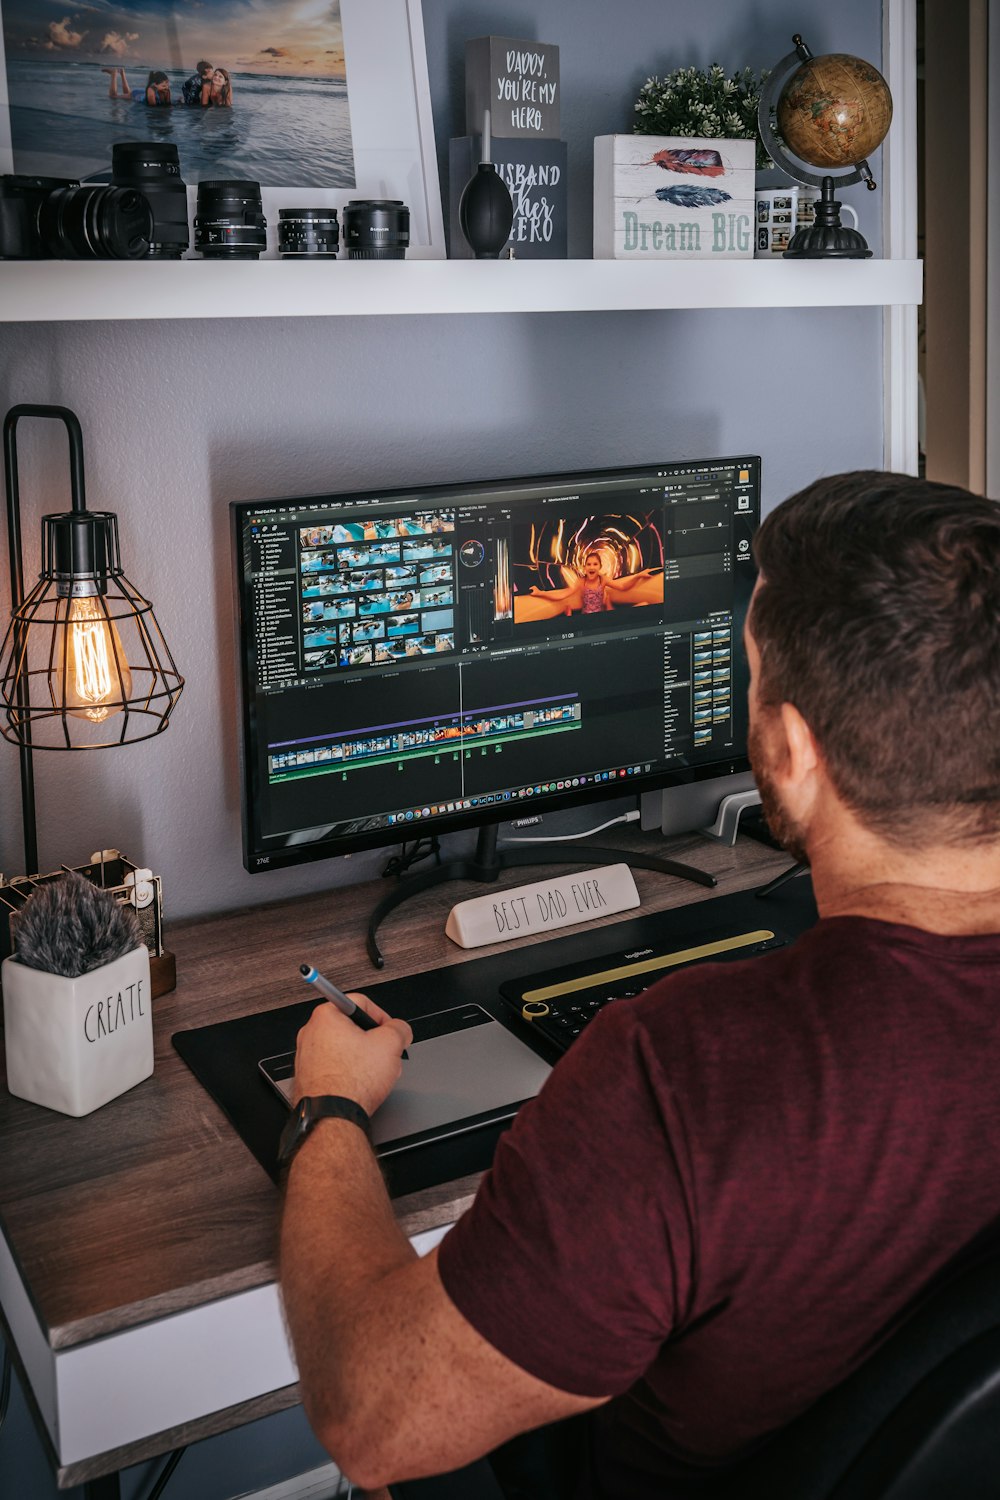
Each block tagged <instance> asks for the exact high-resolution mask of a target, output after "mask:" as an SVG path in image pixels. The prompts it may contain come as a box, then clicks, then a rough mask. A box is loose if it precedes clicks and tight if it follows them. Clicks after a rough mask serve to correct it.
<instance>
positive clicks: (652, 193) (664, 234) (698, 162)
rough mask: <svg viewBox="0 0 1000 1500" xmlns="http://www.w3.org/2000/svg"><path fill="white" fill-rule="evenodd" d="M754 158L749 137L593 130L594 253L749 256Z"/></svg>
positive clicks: (605, 256)
mask: <svg viewBox="0 0 1000 1500" xmlns="http://www.w3.org/2000/svg"><path fill="white" fill-rule="evenodd" d="M754 156H755V146H754V142H753V141H736V140H695V139H694V138H692V137H690V136H661V135H599V136H597V137H596V138H595V140H594V259H595V260H748V259H751V258H752V256H753V244H754V232H753V218H754V178H755V167H754ZM698 168H701V170H696V169H698ZM706 169H707V170H706Z"/></svg>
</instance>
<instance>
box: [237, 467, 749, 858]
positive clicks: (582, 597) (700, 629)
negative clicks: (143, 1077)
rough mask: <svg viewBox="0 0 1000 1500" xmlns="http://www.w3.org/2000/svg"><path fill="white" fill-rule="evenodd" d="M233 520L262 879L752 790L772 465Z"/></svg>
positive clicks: (572, 480)
mask: <svg viewBox="0 0 1000 1500" xmlns="http://www.w3.org/2000/svg"><path fill="white" fill-rule="evenodd" d="M231 510H232V521H233V540H234V556H235V581H236V599H237V616H238V629H239V662H240V675H241V680H242V762H243V771H242V774H243V783H242V784H243V795H242V805H243V835H244V861H245V864H246V867H247V869H248V870H251V871H258V870H266V869H275V868H278V867H281V866H286V865H291V864H296V863H299V862H301V861H305V860H313V859H324V858H328V857H329V856H332V855H339V854H347V853H351V852H353V851H356V850H360V849H369V848H376V847H378V846H381V845H392V844H398V843H400V842H402V841H406V840H410V839H413V838H416V837H418V836H428V835H430V834H440V833H447V832H451V831H452V830H459V829H465V828H473V827H480V828H483V827H486V828H489V827H490V826H491V825H496V824H498V823H500V822H506V821H509V820H511V819H514V818H516V817H518V816H519V815H523V810H525V809H528V808H530V809H531V810H532V812H536V811H546V810H554V809H557V808H562V807H568V806H570V805H573V804H576V803H583V802H587V801H598V800H605V799H607V798H608V797H610V796H613V795H615V794H618V795H624V794H626V793H628V794H635V795H638V794H639V793H642V792H649V791H652V790H655V789H657V788H662V787H669V786H679V785H682V784H684V783H691V782H695V781H698V780H700V779H703V778H709V777H718V776H720V775H724V774H737V773H740V772H745V771H746V770H747V768H748V762H747V758H746V750H747V747H746V731H747V723H746V693H747V667H746V662H745V657H744V654H743V650H742V641H741V633H742V625H743V620H744V618H745V615H746V610H747V606H748V603H749V599H750V595H751V592H752V589H753V582H754V567H753V561H752V556H751V536H752V533H753V530H754V528H755V526H756V525H757V523H758V520H759V510H760V460H759V459H758V458H756V457H751V456H738V457H735V458H710V459H702V460H697V461H695V460H683V461H680V462H667V461H659V462H655V463H651V464H645V465H642V466H639V467H629V468H617V469H603V470H590V471H585V472H580V473H562V474H549V475H542V476H536V477H529V478H516V479H503V480H493V481H489V482H477V483H471V484H449V485H440V486H439V485H435V486H429V485H413V486H409V487H407V488H404V489H394V490H374V491H365V492H363V493H362V492H358V491H354V490H350V491H345V492H343V493H338V494H330V495H314V496H308V497H305V496H304V497H290V498H284V499H277V500H270V501H259V500H255V501H247V502H240V503H237V504H234V505H233V506H232V507H231ZM582 857H584V858H585V854H582Z"/></svg>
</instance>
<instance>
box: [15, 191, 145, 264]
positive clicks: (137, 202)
mask: <svg viewBox="0 0 1000 1500" xmlns="http://www.w3.org/2000/svg"><path fill="white" fill-rule="evenodd" d="M152 233H153V215H152V212H151V210H150V207H149V204H148V202H147V201H146V199H145V197H144V196H143V194H142V193H140V192H138V191H137V190H136V189H134V188H121V187H109V186H107V185H106V184H104V183H87V184H85V185H81V184H80V183H79V182H75V181H74V180H73V179H72V178H65V177H30V176H27V175H22V174H18V173H9V174H7V175H6V176H0V260H53V259H58V260H92V259H102V260H104V259H108V260H138V259H139V258H141V257H142V256H144V255H147V254H148V253H149V245H150V238H151V235H152Z"/></svg>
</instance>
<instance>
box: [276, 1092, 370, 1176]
mask: <svg viewBox="0 0 1000 1500" xmlns="http://www.w3.org/2000/svg"><path fill="white" fill-rule="evenodd" d="M320 1120H350V1121H351V1123H352V1124H353V1125H358V1126H359V1127H360V1128H361V1129H362V1130H363V1131H364V1133H365V1135H366V1136H367V1137H368V1139H369V1141H370V1140H371V1138H372V1122H371V1120H370V1119H369V1118H368V1115H367V1113H366V1111H365V1110H363V1109H362V1108H361V1105H360V1104H357V1103H355V1101H354V1100H353V1099H344V1098H342V1097H341V1096H340V1095H339V1094H319V1095H317V1096H315V1097H313V1098H309V1097H305V1098H302V1099H300V1100H299V1102H298V1104H296V1106H295V1108H294V1109H293V1110H292V1112H291V1114H290V1115H289V1117H288V1123H287V1124H286V1126H285V1128H284V1130H283V1131H282V1132H281V1139H280V1140H279V1142H278V1166H279V1167H281V1168H285V1167H287V1166H288V1164H289V1162H290V1161H291V1159H292V1157H293V1156H294V1155H295V1153H296V1151H297V1150H298V1149H299V1147H300V1146H301V1145H302V1142H303V1141H304V1140H305V1138H306V1136H307V1135H308V1134H309V1132H310V1130H312V1128H313V1126H314V1125H318V1124H319V1122H320Z"/></svg>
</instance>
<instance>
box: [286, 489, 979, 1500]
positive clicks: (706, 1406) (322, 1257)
mask: <svg viewBox="0 0 1000 1500" xmlns="http://www.w3.org/2000/svg"><path fill="white" fill-rule="evenodd" d="M756 552H757V559H758V563H759V565H760V571H761V577H760V581H759V583H758V586H757V590H756V592H755V595H754V600H753V603H752V606H751V611H750V617H749V621H748V624H747V630H746V645H747V651H748V654H749V658H750V664H751V670H752V685H751V691H750V725H751V754H752V759H753V763H754V767H755V770H756V773H757V779H758V783H759V785H760V789H761V795H762V799H763V801H764V806H765V810H766V812H767V816H768V819H769V822H770V824H771V826H772V828H774V829H775V830H776V832H777V833H778V834H779V836H780V837H781V838H782V839H783V841H784V842H785V843H786V845H787V847H788V848H789V849H790V850H792V851H793V852H794V853H796V854H801V855H803V856H805V857H807V858H808V860H809V862H810V865H811V867H812V877H813V884H814V889H815V893H816V900H817V904H818V907H819V912H820V921H819V923H818V924H817V925H816V927H814V928H813V929H811V930H810V931H809V932H808V933H806V934H805V935H804V936H803V937H802V938H800V939H799V941H798V942H797V943H795V944H794V945H793V946H791V947H790V948H787V949H784V950H781V951H777V952H774V953H772V954H769V955H767V956H762V957H760V958H757V959H750V960H745V961H741V962H736V963H732V964H726V965H713V966H702V967H694V968H691V969H688V970H686V971H680V972H676V973H675V974H674V975H673V976H672V977H670V978H668V979H666V980H664V981H662V982H661V983H659V984H657V985H655V986H654V987H653V988H652V989H651V990H649V991H647V992H646V993H645V994H644V995H641V996H639V997H637V998H636V999H634V1000H629V1001H624V1000H623V1001H619V1002H617V1003H616V1004H614V1005H612V1006H609V1007H608V1009H607V1010H606V1011H605V1012H604V1013H603V1014H602V1015H600V1016H599V1017H598V1018H597V1020H595V1021H594V1022H592V1023H591V1025H590V1026H589V1027H588V1029H587V1031H586V1032H585V1033H584V1035H583V1036H582V1037H581V1038H580V1040H579V1041H577V1042H576V1043H574V1045H573V1047H572V1048H571V1050H570V1051H569V1053H568V1054H567V1055H566V1057H565V1058H564V1059H563V1060H562V1061H561V1062H560V1063H559V1065H558V1067H557V1068H556V1069H555V1070H554V1072H553V1074H552V1076H551V1078H550V1079H549V1081H548V1083H547V1084H546V1086H545V1088H544V1089H543V1091H542V1093H541V1095H540V1096H539V1097H538V1099H537V1100H535V1101H532V1103H530V1104H529V1105H527V1106H525V1108H524V1109H523V1110H522V1111H521V1114H520V1115H519V1117H518V1119H517V1121H516V1122H515V1125H514V1126H513V1128H512V1129H511V1130H510V1131H509V1132H508V1134H507V1135H506V1136H505V1137H504V1138H503V1139H502V1141H501V1143H500V1146H499V1147H498V1150H497V1154H496V1159H495V1163H494V1167H493V1171H492V1173H491V1174H490V1176H489V1177H488V1178H487V1179H486V1180H485V1181H484V1183H483V1186H482V1187H481V1189H480V1191H479V1194H478V1195H477V1198H476V1201H475V1203H474V1204H473V1206H472V1208H471V1209H470V1210H469V1212H468V1214H467V1215H466V1216H465V1217H464V1218H463V1219H462V1220H461V1221H460V1223H459V1224H458V1225H457V1226H456V1227H455V1228H454V1229H453V1230H452V1231H451V1232H450V1233H449V1235H448V1236H447V1237H446V1238H445V1240H444V1242H443V1244H442V1245H441V1247H440V1248H439V1250H438V1251H437V1252H434V1253H432V1254H431V1255H429V1256H427V1257H426V1258H425V1259H423V1260H418V1259H417V1258H416V1257H415V1256H414V1255H413V1253H412V1250H411V1249H410V1247H409V1245H408V1244H407V1242H406V1241H405V1239H404V1238H403V1237H402V1235H401V1234H400V1233H399V1232H398V1230H397V1229H396V1227H395V1224H394V1222H393V1217H392V1211H391V1208H390V1205H389V1202H388V1199H387V1198H386V1195H385V1192H384V1190H383V1188H382V1184H381V1180H380V1177H379V1171H378V1166H377V1163H376V1161H375V1158H374V1156H373V1155H372V1153H371V1150H370V1149H369V1147H368V1144H367V1142H366V1140H365V1137H364V1135H363V1133H362V1131H361V1130H359V1129H358V1128H357V1125H356V1124H355V1123H352V1122H351V1121H350V1120H348V1119H343V1118H339V1119H336V1118H335V1119H329V1120H324V1121H323V1122H322V1123H320V1124H319V1125H318V1126H317V1128H316V1129H315V1130H314V1131H312V1133H311V1134H310V1135H309V1136H308V1138H307V1139H306V1140H305V1143H304V1145H303V1146H302V1149H301V1150H300V1151H299V1152H298V1153H297V1155H296V1157H295V1158H294V1160H293V1161H292V1165H291V1168H290V1173H289V1179H288V1188H287V1201H286V1208H285V1217H284V1226H283V1237H282V1281H283V1287H284V1293H285V1300H286V1307H287V1312H288V1319H289V1325H290V1328H291V1333H292V1336H293V1340H294V1344H295V1349H296V1354H297V1357H298V1361H299V1368H300V1372H301V1379H302V1387H303V1399H304V1402H305V1405H306V1409H307V1412H308V1413H309V1416H310V1419H311V1421H312V1422H313V1425H314V1427H315V1429H316V1431H317V1432H318V1434H319V1435H320V1437H321V1439H322V1440H323V1441H324V1442H325V1443H326V1444H327V1445H328V1446H329V1448H330V1451H331V1453H332V1454H333V1455H334V1456H335V1457H336V1458H337V1459H338V1461H339V1462H340V1463H341V1465H342V1467H343V1468H344V1470H345V1471H346V1472H347V1473H348V1474H349V1475H350V1476H351V1477H352V1478H354V1479H356V1480H357V1481H358V1482H359V1483H361V1484H363V1485H364V1484H368V1485H371V1486H377V1485H379V1484H385V1483H388V1482H391V1481H393V1480H394V1479H398V1478H404V1477H406V1476H408V1475H420V1474H432V1473H440V1472H443V1471H447V1470H450V1469H453V1468H457V1467H458V1466H459V1465H461V1464H464V1463H467V1462H469V1461H470V1460H471V1459H473V1458H474V1457H476V1456H477V1455H479V1454H482V1453H485V1452H487V1451H489V1450H491V1449H493V1448H494V1447H496V1445H498V1444H500V1443H502V1442H504V1441H505V1440H506V1439H508V1438H509V1437H511V1436H512V1435H513V1434H516V1433H520V1432H523V1431H525V1430H526V1429H529V1428H534V1427H537V1426H540V1425H541V1424H543V1423H551V1422H555V1421H557V1420H558V1419H560V1418H563V1417H568V1416H572V1415H574V1414H577V1413H584V1412H591V1413H592V1415H591V1416H590V1417H589V1418H588V1420H587V1424H586V1425H587V1430H588V1433H589V1438H588V1441H589V1447H590V1457H589V1460H588V1472H587V1474H586V1475H585V1476H584V1478H585V1483H586V1485H587V1486H589V1488H588V1489H587V1490H586V1491H585V1492H586V1493H588V1494H590V1495H598V1496H602V1497H627V1500H642V1497H647V1496H648V1497H652V1496H656V1497H657V1500H665V1497H668V1496H670V1495H672V1494H686V1493H689V1492H690V1491H689V1490H688V1488H687V1486H686V1484H685V1481H686V1480H687V1481H690V1479H691V1476H692V1475H694V1476H698V1475H700V1476H702V1478H704V1477H705V1476H706V1473H707V1472H709V1473H710V1472H711V1471H713V1470H721V1471H724V1469H725V1467H726V1465H728V1464H733V1463H735V1462H736V1461H737V1460H738V1459H739V1458H740V1457H741V1456H742V1455H743V1454H745V1453H746V1452H748V1451H749V1450H752V1449H753V1448H754V1446H755V1445H757V1444H758V1443H759V1442H760V1441H761V1440H762V1439H764V1438H765V1437H766V1435H767V1434H768V1433H770V1432H773V1431H774V1430H776V1429H779V1428H780V1427H782V1426H783V1425H784V1424H786V1423H787V1422H788V1421H790V1420H791V1419H792V1418H794V1417H795V1416H796V1415H798V1414H799V1413H800V1412H802V1411H804V1410H805V1409H806V1408H807V1407H808V1406H810V1405H811V1404H812V1403H813V1402H814V1401H815V1400H816V1399H817V1397H819V1396H820V1395H821V1394H822V1393H823V1392H824V1391H825V1390H827V1389H829V1388H830V1387H832V1386H833V1385H835V1384H836V1383H837V1382H838V1381H839V1380H841V1379H842V1378H843V1377H844V1376H845V1375H846V1374H848V1373H849V1372H850V1371H851V1370H852V1369H853V1368H855V1367H856V1366H858V1365H859V1364H860V1363H862V1362H863V1361H864V1359H865V1357H866V1356H867V1354H868V1353H869V1352H870V1350H871V1348H872V1345H873V1343H874V1341H875V1340H876V1339H877V1337H878V1335H879V1332H880V1330H881V1329H882V1328H883V1327H884V1326H885V1325H886V1324H888V1322H889V1321H890V1319H891V1318H892V1317H893V1316H894V1315H895V1314H896V1313H898V1312H899V1310H900V1309H901V1308H903V1307H905V1306H906V1304H907V1303H908V1302H909V1301H910V1300H911V1299H912V1298H913V1297H914V1295H915V1294H916V1293H917V1292H918V1291H919V1289H920V1288H921V1287H922V1286H923V1285H924V1284H925V1283H926V1282H927V1281H928V1280H929V1279H930V1277H931V1275H932V1274H933V1272H934V1271H935V1270H936V1269H937V1268H938V1267H939V1266H940V1265H942V1264H944V1263H945V1262H946V1261H947V1260H948V1259H950V1257H951V1256H952V1255H953V1254H954V1253H955V1252H956V1251H958V1250H959V1249H960V1248H961V1247H962V1246H963V1245H964V1244H965V1243H966V1242H967V1241H968V1240H970V1239H971V1238H972V1237H973V1236H974V1235H975V1234H976V1233H977V1231H979V1230H980V1229H981V1228H982V1227H983V1226H984V1225H985V1224H987V1223H988V1222H989V1221H991V1220H992V1219H994V1218H995V1217H996V1215H997V1213H998V1211H1000V1185H998V1178H997V1171H996V1162H997V1160H998V1157H1000V1090H998V1089H997V1086H996V1080H997V1077H998V1076H1000V1020H998V1010H1000V506H998V505H997V504H995V503H993V502H991V501H987V500H983V499H979V498H977V497H975V496H972V495H969V494H968V493H966V492H965V491H963V490H958V489H951V488H948V487H946V486H943V485H935V484H929V483H926V482H923V481H920V480H915V479H910V478H908V477H906V476H902V475H893V474H879V473H856V474H846V475H840V476H837V477H835V478H832V479H824V480H820V481H818V482H817V483H816V484H814V485H813V486H811V487H810V488H809V489H807V490H804V491H803V492H801V493H800V494H798V495H796V496H794V497H793V498H792V499H791V500H789V501H788V502H786V504H785V505H783V506H781V507H779V508H778V509H777V510H776V511H775V512H774V513H773V514H772V515H771V516H770V517H769V518H768V519H767V520H766V521H765V523H764V525H763V526H762V527H761V529H760V531H759V533H758V537H757V542H756ZM370 1008H371V1009H372V1011H373V1014H375V1015H376V1017H377V1019H378V1020H380V1021H381V1022H383V1024H382V1025H380V1026H379V1027H378V1028H377V1029H376V1030H373V1031H371V1032H365V1033H362V1032H360V1031H359V1030H358V1029H357V1028H356V1027H353V1026H351V1024H350V1023H349V1022H347V1021H345V1020H344V1018H343V1017H341V1016H340V1015H339V1013H337V1012H335V1011H334V1009H333V1007H332V1006H323V1007H321V1008H320V1009H319V1010H317V1012H316V1013H315V1014H314V1015H313V1017H312V1019H311V1020H310V1021H309V1023H308V1025H307V1026H306V1027H305V1028H304V1030H303V1031H302V1033H301V1034H300V1037H299V1049H298V1058H297V1065H296V1066H297V1072H296V1086H297V1088H298V1091H299V1092H300V1093H301V1094H303V1095H322V1094H332V1095H339V1096H343V1097H346V1098H347V1099H349V1100H352V1101H356V1102H358V1103H360V1104H361V1105H362V1106H364V1108H365V1109H366V1110H367V1111H368V1112H369V1113H370V1112H371V1111H372V1110H373V1109H375V1108H377V1107H378V1104H379V1103H380V1102H381V1100H382V1099H383V1098H384V1097H385V1095H386V1094H387V1093H388V1092H389V1090H390V1088H391V1086H392V1083H393V1082H394V1080H395V1078H396V1076H397V1075H398V1073H399V1068H400V1065H399V1054H400V1051H401V1049H402V1047H403V1046H404V1045H405V1044H406V1042H407V1041H408V1039H409V1029H408V1027H406V1026H405V1025H404V1024H403V1023H401V1022H399V1021H393V1020H389V1019H388V1018H387V1017H385V1016H384V1015H383V1014H382V1013H381V1012H378V1011H376V1010H375V1009H374V1007H370Z"/></svg>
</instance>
